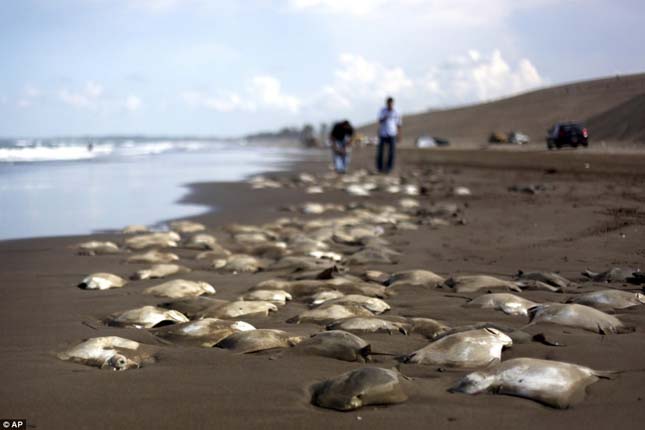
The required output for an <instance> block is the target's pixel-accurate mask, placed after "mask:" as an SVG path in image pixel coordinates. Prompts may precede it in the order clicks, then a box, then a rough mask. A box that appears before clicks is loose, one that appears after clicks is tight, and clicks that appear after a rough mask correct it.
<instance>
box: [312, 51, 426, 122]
mask: <svg viewBox="0 0 645 430" xmlns="http://www.w3.org/2000/svg"><path fill="white" fill-rule="evenodd" d="M414 89H415V83H414V81H413V79H411V78H410V77H409V76H408V75H407V74H406V72H405V71H404V70H403V68H401V67H388V66H385V65H383V64H381V63H379V62H377V61H371V60H368V59H367V58H365V57H363V56H361V55H356V54H350V53H344V54H341V55H340V56H339V57H338V67H337V68H336V70H335V71H334V74H333V79H332V82H331V83H329V84H327V85H325V86H323V88H322V89H321V90H320V91H318V92H317V93H316V94H315V95H313V96H312V97H310V98H309V99H308V100H310V102H309V103H308V104H307V106H305V107H306V111H307V112H308V113H309V114H310V115H312V116H314V117H315V118H314V120H322V119H325V118H339V117H341V116H354V115H358V116H359V117H365V118H366V117H367V115H372V114H374V112H375V111H376V110H377V109H378V107H379V106H380V105H381V104H382V103H383V100H385V98H386V97H387V96H390V95H391V96H394V97H396V98H397V99H399V98H404V99H405V98H406V97H407V98H409V97H411V96H412V95H413V94H414Z"/></svg>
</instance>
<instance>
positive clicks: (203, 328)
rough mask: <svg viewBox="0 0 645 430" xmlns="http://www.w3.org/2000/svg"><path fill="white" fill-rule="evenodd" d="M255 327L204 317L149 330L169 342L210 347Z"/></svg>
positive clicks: (244, 323) (242, 322)
mask: <svg viewBox="0 0 645 430" xmlns="http://www.w3.org/2000/svg"><path fill="white" fill-rule="evenodd" d="M255 329H256V328H255V327H253V326H252V325H251V324H249V323H246V322H244V321H230V320H223V319H218V318H204V319H200V320H197V321H191V322H187V323H182V324H175V325H169V326H164V327H160V328H155V329H152V330H151V331H150V332H151V333H152V334H154V335H155V336H158V337H160V338H162V339H165V340H168V341H170V342H174V343H182V344H188V345H195V346H201V347H203V348H212V347H213V346H215V345H216V344H218V343H219V342H221V341H222V340H223V339H225V338H227V337H228V336H231V335H233V334H235V333H239V332H242V331H250V330H255Z"/></svg>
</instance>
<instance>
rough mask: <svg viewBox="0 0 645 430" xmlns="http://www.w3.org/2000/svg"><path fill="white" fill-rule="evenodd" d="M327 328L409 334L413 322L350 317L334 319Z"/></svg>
mask: <svg viewBox="0 0 645 430" xmlns="http://www.w3.org/2000/svg"><path fill="white" fill-rule="evenodd" d="M326 329H327V330H343V331H348V332H356V333H388V334H394V333H402V334H408V333H409V332H410V331H411V329H412V324H410V323H406V322H399V321H390V320H386V319H382V318H378V317H370V316H367V317H349V318H343V319H339V320H337V321H333V322H331V323H329V324H327V326H326Z"/></svg>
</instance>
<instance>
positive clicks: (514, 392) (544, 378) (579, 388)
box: [450, 358, 612, 409]
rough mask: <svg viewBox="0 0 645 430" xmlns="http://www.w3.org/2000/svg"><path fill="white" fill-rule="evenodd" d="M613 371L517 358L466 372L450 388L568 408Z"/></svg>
mask: <svg viewBox="0 0 645 430" xmlns="http://www.w3.org/2000/svg"><path fill="white" fill-rule="evenodd" d="M611 373H612V372H603V371H597V370H593V369H590V368H588V367H584V366H579V365H577V364H571V363H565V362H562V361H551V360H540V359H537V358H514V359H511V360H507V361H504V362H502V363H499V364H497V365H495V366H493V367H491V368H488V369H485V370H480V371H477V372H473V373H470V374H468V375H466V376H465V377H463V378H462V379H460V380H459V381H458V382H457V383H456V384H455V385H454V386H453V387H452V388H451V389H450V391H451V392H458V393H465V394H480V393H495V394H507V395H511V396H517V397H524V398H527V399H531V400H535V401H537V402H540V403H543V404H545V405H547V406H551V407H554V408H558V409H566V408H569V407H571V406H574V405H576V404H578V403H579V402H581V401H582V400H583V399H584V396H585V390H586V388H587V387H588V386H589V385H591V384H593V383H595V382H597V381H598V379H599V378H607V377H609V375H610V374H611Z"/></svg>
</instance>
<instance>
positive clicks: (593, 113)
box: [359, 73, 645, 144]
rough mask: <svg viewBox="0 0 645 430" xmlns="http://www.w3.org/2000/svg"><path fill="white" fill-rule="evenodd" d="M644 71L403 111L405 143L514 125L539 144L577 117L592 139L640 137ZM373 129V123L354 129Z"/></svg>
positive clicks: (644, 128)
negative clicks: (558, 124) (426, 136)
mask: <svg viewBox="0 0 645 430" xmlns="http://www.w3.org/2000/svg"><path fill="white" fill-rule="evenodd" d="M644 113H645V73H641V74H637V75H629V76H616V77H612V78H605V79H597V80H592V81H583V82H577V83H573V84H566V85H560V86H556V87H550V88H545V89H541V90H537V91H533V92H529V93H525V94H520V95H517V96H513V97H509V98H505V99H502V100H497V101H494V102H489V103H482V104H477V105H471V106H465V107H460V108H454V109H445V110H435V111H429V112H423V113H417V114H412V115H405V114H404V118H403V121H404V136H405V140H406V142H411V141H413V140H414V139H415V138H416V137H417V136H419V135H422V134H430V135H433V136H441V137H444V138H448V139H450V140H451V142H452V143H453V144H466V143H470V144H480V143H484V142H486V140H487V138H488V136H489V135H490V133H491V132H492V131H494V130H495V131H504V132H506V131H509V130H518V131H522V132H524V133H526V134H528V135H529V136H530V137H531V140H532V142H536V143H542V142H543V137H544V135H545V134H546V130H547V129H548V128H549V127H550V126H551V125H552V124H553V123H555V122H557V121H564V120H575V121H582V122H583V123H585V125H587V126H588V128H589V133H590V136H591V138H592V141H593V140H597V139H603V140H608V141H630V142H633V141H639V142H645V115H644ZM359 131H361V132H362V133H365V134H367V135H375V134H376V124H375V123H372V124H368V125H365V126H363V127H361V128H360V129H359Z"/></svg>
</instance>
